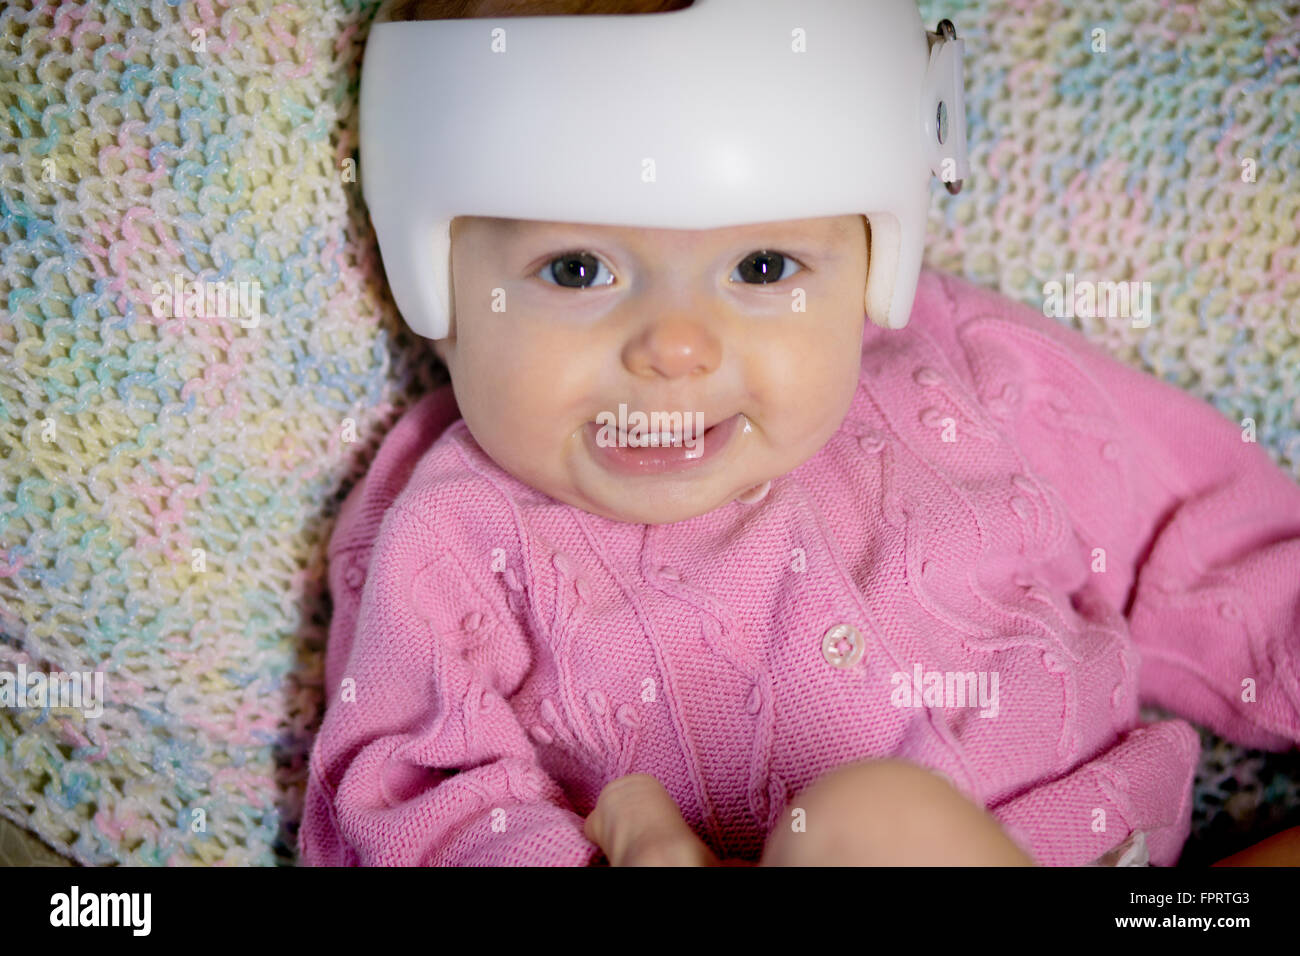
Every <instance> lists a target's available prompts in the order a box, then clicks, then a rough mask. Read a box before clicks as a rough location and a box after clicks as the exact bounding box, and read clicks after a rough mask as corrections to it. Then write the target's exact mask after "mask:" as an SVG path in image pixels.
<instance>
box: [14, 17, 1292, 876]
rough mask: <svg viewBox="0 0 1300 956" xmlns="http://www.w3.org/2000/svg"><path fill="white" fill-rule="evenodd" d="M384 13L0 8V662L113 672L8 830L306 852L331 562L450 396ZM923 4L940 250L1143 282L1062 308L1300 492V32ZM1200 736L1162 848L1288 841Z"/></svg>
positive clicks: (241, 857)
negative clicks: (380, 38)
mask: <svg viewBox="0 0 1300 956" xmlns="http://www.w3.org/2000/svg"><path fill="white" fill-rule="evenodd" d="M377 6H378V4H377V2H376V0H367V2H360V0H336V2H327V0H302V2H297V3H282V2H274V3H273V2H266V0H255V2H252V3H249V4H247V5H228V6H223V5H222V3H221V2H216V3H214V2H210V0H202V2H198V3H190V2H184V3H180V2H173V0H153V2H151V3H144V2H134V0H113V2H112V3H85V4H83V3H57V2H33V0H16V2H8V3H6V4H5V5H4V7H3V11H2V12H0V102H2V103H3V107H4V109H3V119H0V228H2V229H3V253H2V258H0V299H2V301H3V311H2V313H0V446H2V447H3V455H4V467H3V470H2V471H0V671H4V672H17V671H18V669H19V668H20V667H22V668H25V669H26V670H28V671H32V670H36V671H40V672H42V673H43V674H47V675H59V674H61V675H64V676H65V678H66V680H65V682H64V684H63V687H64V689H65V690H67V689H68V688H70V686H71V677H70V676H69V675H73V674H77V675H81V674H90V675H93V674H94V673H100V674H102V675H103V678H102V695H101V696H100V698H99V699H100V703H101V705H102V713H101V714H98V715H94V714H93V710H91V709H90V708H86V707H83V708H82V709H81V710H77V709H71V708H59V707H51V706H49V704H50V703H51V701H48V700H47V701H46V702H45V704H44V705H43V706H42V705H41V703H40V702H36V703H35V704H33V703H32V702H30V701H29V702H28V706H26V707H16V708H2V707H0V815H2V816H3V817H4V818H6V819H7V820H8V821H11V822H12V823H13V824H16V825H18V826H19V827H21V828H23V829H24V830H26V831H28V832H30V833H34V834H36V835H37V836H39V838H40V839H41V840H42V841H43V842H44V843H46V844H48V845H49V846H50V847H52V848H53V849H55V850H57V851H58V853H60V854H62V855H63V856H64V857H67V858H71V859H73V860H76V861H79V862H81V863H85V864H104V863H110V862H117V863H130V864H185V863H215V862H222V863H225V864H233V865H244V864H273V863H276V862H293V857H294V851H293V846H294V835H295V831H296V825H297V820H298V815H299V807H300V800H301V793H302V787H303V783H304V776H305V772H304V765H305V758H306V754H307V751H308V748H309V746H310V743H311V739H312V733H313V731H314V729H315V727H316V726H317V725H318V723H319V719H320V716H321V709H322V695H321V690H320V681H321V664H322V648H323V641H324V637H325V634H326V626H327V622H328V615H329V608H330V605H329V600H328V595H327V592H326V588H325V565H324V550H325V543H326V541H327V540H328V536H329V533H330V530H331V527H332V522H333V519H334V516H335V514H336V513H337V509H338V506H339V504H340V502H341V501H342V498H343V496H344V495H345V494H346V492H347V491H348V489H349V488H350V487H351V485H352V484H353V483H354V482H355V480H356V479H357V478H358V477H359V476H360V475H361V474H362V473H363V472H364V470H365V467H366V464H367V462H368V461H369V459H370V457H371V456H372V455H373V452H374V450H375V448H376V447H377V444H378V442H379V440H380V438H381V437H382V436H383V434H384V432H385V430H386V429H387V428H388V427H389V426H390V425H391V424H392V423H393V421H394V420H395V419H396V418H397V417H398V416H399V415H400V413H401V411H402V410H403V409H404V408H405V407H406V406H408V405H409V404H410V403H411V402H412V401H414V400H415V399H416V398H418V397H419V396H420V395H422V394H423V393H425V392H426V391H427V390H428V389H430V388H432V387H433V386H434V385H435V384H436V383H437V381H438V379H437V377H436V375H435V373H434V372H433V371H432V369H433V367H434V364H433V357H432V352H431V350H430V349H429V348H428V346H427V343H426V342H425V341H424V340H421V339H418V338H417V337H415V336H413V335H412V334H410V333H409V332H407V331H406V330H405V327H404V326H403V325H402V323H401V320H400V318H399V316H398V315H397V313H396V311H395V309H394V306H393V304H392V302H391V299H390V298H388V297H387V296H386V290H385V287H384V284H383V275H382V271H381V268H380V261H379V258H378V251H377V247H376V246H375V244H374V239H373V234H372V232H371V230H370V228H369V224H368V221H367V219H366V216H365V209H364V205H363V204H362V200H361V193H360V187H359V183H358V180H357V176H356V167H355V159H356V154H357V102H358V99H357V94H358V79H359V67H360V61H361V55H362V51H363V48H364V43H365V39H366V34H367V31H368V28H369V25H370V23H371V21H372V20H373V18H374V15H375V13H376V11H377ZM921 8H922V13H923V17H924V19H925V21H926V22H927V23H928V24H929V25H931V26H933V25H934V24H935V23H937V21H938V20H939V19H940V18H941V17H943V16H947V17H949V18H951V19H952V20H953V22H954V23H955V24H956V26H957V30H958V32H959V34H960V35H961V36H962V37H964V38H965V40H966V44H967V45H966V51H967V61H966V63H967V118H968V124H969V138H970V158H971V163H972V173H971V176H970V179H969V180H968V181H967V183H966V187H965V189H964V190H963V191H962V193H961V194H960V195H959V196H957V197H949V196H948V195H947V194H946V193H945V192H944V191H943V190H942V189H941V188H940V187H938V186H937V185H936V187H935V190H934V193H933V204H932V207H931V220H930V226H931V229H930V246H929V250H928V262H929V264H930V265H932V266H934V267H938V268H941V269H945V270H948V271H951V272H954V273H957V274H959V275H963V276H965V277H967V278H969V279H972V280H973V281H976V282H979V283H981V284H984V285H986V286H989V287H992V288H996V289H999V290H1001V291H1002V292H1003V293H1005V294H1007V295H1009V296H1011V297H1013V298H1016V299H1020V300H1022V301H1025V302H1027V303H1030V304H1032V305H1034V306H1036V307H1041V306H1042V304H1043V300H1044V284H1045V283H1047V282H1052V281H1056V282H1062V283H1065V282H1066V281H1067V276H1069V275H1073V276H1074V277H1077V278H1081V279H1092V280H1099V281H1127V280H1133V281H1144V282H1150V283H1151V290H1152V300H1153V320H1152V323H1151V327H1150V328H1148V329H1146V330H1139V329H1135V328H1133V327H1132V324H1131V323H1130V322H1128V321H1107V320H1105V319H1092V318H1088V317H1086V316H1085V317H1071V318H1064V317H1063V318H1062V319H1061V321H1067V322H1070V323H1072V324H1074V325H1075V326H1076V327H1079V328H1081V329H1083V330H1084V331H1085V333H1086V334H1088V335H1089V336H1091V337H1092V338H1093V339H1094V340H1096V341H1098V342H1099V343H1101V344H1102V345H1103V346H1104V347H1106V348H1107V349H1109V350H1110V351H1111V352H1112V354H1114V355H1115V356H1116V357H1117V358H1119V359H1120V360H1122V361H1125V362H1129V363H1131V364H1132V365H1134V366H1136V367H1139V368H1142V369H1144V370H1146V371H1148V372H1150V373H1152V374H1154V375H1158V376H1161V377H1163V378H1165V379H1167V380H1169V381H1171V382H1174V383H1176V384H1178V385H1180V386H1181V387H1183V388H1185V389H1186V390H1188V391H1190V392H1192V393H1193V394H1195V395H1197V396H1199V397H1201V398H1203V399H1205V400H1206V401H1208V402H1210V403H1212V404H1213V405H1215V406H1216V407H1217V408H1218V409H1220V411H1222V413H1223V414H1224V415H1226V416H1228V417H1230V418H1232V419H1235V420H1240V419H1244V418H1247V417H1249V418H1251V419H1253V420H1254V422H1255V427H1256V430H1257V434H1258V437H1259V440H1260V441H1261V442H1262V443H1263V444H1265V445H1266V447H1267V448H1268V449H1269V451H1270V453H1272V454H1273V455H1274V457H1275V459H1276V460H1277V461H1278V462H1279V464H1280V465H1281V466H1282V467H1284V468H1285V469H1287V470H1288V471H1289V472H1290V473H1292V474H1294V475H1296V476H1297V478H1300V426H1298V423H1300V307H1298V299H1300V286H1298V285H1297V281H1296V276H1297V275H1298V274H1300V261H1298V260H1297V249H1298V246H1297V230H1298V229H1300V171H1298V170H1297V168H1296V166H1297V162H1298V159H1297V157H1300V150H1297V148H1296V147H1297V135H1298V131H1297V128H1296V126H1295V123H1294V118H1295V117H1296V116H1297V115H1300V81H1298V80H1300V65H1298V60H1300V54H1298V49H1297V46H1298V39H1297V38H1298V37H1300V8H1298V7H1297V5H1296V4H1295V3H1293V2H1282V0H1274V2H1252V3H1249V4H1247V3H1244V2H1229V0H1217V2H1204V3H1197V4H1194V5H1193V4H1187V5H1181V4H1174V3H1171V2H1155V0H1136V2H1124V3H1119V2H1102V0H1085V2H1071V3H1068V4H1067V3H1064V2H1055V3H1049V2H1035V0H988V2H980V3H972V4H967V5H960V4H956V3H953V2H944V3H940V2H937V0H925V2H923V3H921ZM198 281H201V282H203V283H204V284H205V285H204V287H203V289H201V290H199V287H198V286H196V285H193V283H196V282H198ZM226 283H229V285H228V286H227V285H224V284H226ZM241 283H242V285H241ZM195 290H199V291H195ZM217 291H222V292H223V294H222V301H220V302H217V300H216V292H217ZM200 292H202V293H203V294H202V295H200V294H199V293H200ZM227 292H228V294H225V293H227ZM187 305H188V306H189V314H188V316H187V315H186V312H185V311H183V310H184V308H185V307H186V306H187ZM84 683H85V686H84V687H82V688H80V689H81V690H85V691H89V690H92V689H93V688H94V686H95V683H96V680H95V679H94V678H93V677H89V678H87V679H86V680H85V682H84ZM49 686H50V688H51V689H53V687H54V684H53V678H51V679H50V684H49ZM1205 742H1206V758H1205V761H1204V763H1203V767H1202V773H1201V776H1200V779H1199V781H1198V785H1197V804H1196V818H1195V830H1194V836H1193V839H1192V842H1191V843H1190V844H1189V847H1188V851H1187V852H1186V853H1185V855H1184V860H1185V861H1187V860H1197V861H1201V860H1203V859H1207V858H1210V857H1213V856H1215V855H1216V850H1217V849H1218V847H1217V845H1216V844H1215V842H1214V841H1215V840H1216V839H1222V840H1226V839H1228V838H1229V837H1232V838H1233V839H1232V841H1231V842H1232V845H1231V846H1227V847H1226V849H1225V850H1224V852H1230V851H1231V850H1233V849H1236V848H1237V847H1238V846H1240V845H1242V844H1243V843H1245V842H1250V841H1249V840H1245V839H1242V835H1243V834H1245V833H1253V834H1259V835H1260V838H1262V836H1264V835H1267V834H1268V833H1270V832H1272V831H1273V830H1275V829H1277V828H1278V826H1280V825H1281V824H1283V823H1300V819H1297V815H1298V813H1300V812H1298V811H1297V809H1296V808H1297V807H1300V798H1298V796H1297V792H1296V786H1295V781H1296V780H1297V779H1300V767H1298V766H1297V758H1296V756H1295V754H1294V753H1292V754H1291V755H1281V756H1273V757H1265V756H1264V755H1260V754H1254V753H1247V752H1243V751H1241V750H1240V749H1238V748H1234V747H1231V746H1229V745H1227V744H1225V743H1223V742H1222V741H1217V740H1215V739H1213V738H1211V737H1210V736H1209V735H1206V740H1205ZM6 839H7V838H6ZM3 843H4V840H0V844H3ZM1218 855H1222V853H1219V854H1218Z"/></svg>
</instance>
